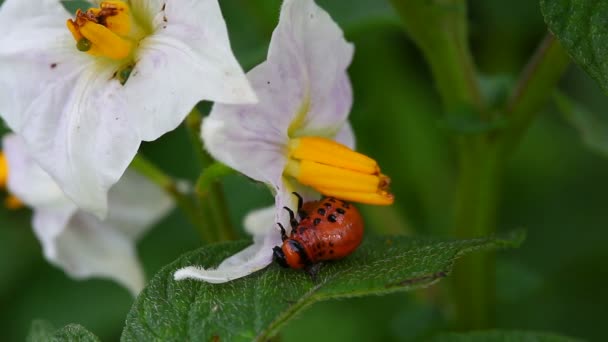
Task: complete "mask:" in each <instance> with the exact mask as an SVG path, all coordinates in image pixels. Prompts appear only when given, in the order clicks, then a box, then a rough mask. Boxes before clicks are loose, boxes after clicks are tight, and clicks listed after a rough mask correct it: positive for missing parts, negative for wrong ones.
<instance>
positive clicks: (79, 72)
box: [0, 0, 256, 218]
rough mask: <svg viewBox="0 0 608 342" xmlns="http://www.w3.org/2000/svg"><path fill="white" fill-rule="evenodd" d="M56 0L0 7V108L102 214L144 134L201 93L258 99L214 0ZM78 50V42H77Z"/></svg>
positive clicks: (68, 185)
mask: <svg viewBox="0 0 608 342" xmlns="http://www.w3.org/2000/svg"><path fill="white" fill-rule="evenodd" d="M99 6H100V7H99V8H97V9H91V10H89V11H87V12H77V14H76V17H75V19H73V20H72V19H70V20H68V21H67V27H66V20H67V19H69V18H71V17H72V16H71V15H70V13H68V12H67V11H66V10H65V9H64V8H63V6H62V4H61V2H60V1H59V0H7V1H5V2H4V4H3V5H2V7H0V115H2V117H3V118H4V120H5V121H6V123H7V124H8V126H9V127H10V128H11V129H12V130H13V131H15V132H16V133H18V134H19V135H21V136H22V137H23V138H24V140H25V142H26V144H27V149H28V150H29V151H30V153H31V155H32V157H33V158H34V159H35V160H36V161H37V162H38V163H39V164H40V166H41V167H42V168H43V169H44V170H45V171H47V172H48V173H49V174H50V175H51V176H52V177H53V178H54V179H55V180H56V181H57V183H58V184H59V185H60V187H61V188H62V189H63V190H64V192H65V193H66V195H67V196H68V197H70V198H71V199H72V200H74V202H76V203H77V204H78V206H79V207H81V208H83V209H86V210H88V211H90V212H92V213H94V214H96V215H97V216H98V217H100V218H103V217H104V216H105V214H106V209H107V198H106V197H107V196H106V195H107V191H108V189H109V188H110V187H111V186H112V185H113V184H114V183H116V181H117V180H118V179H119V178H120V177H121V175H122V174H123V172H124V171H125V169H126V168H127V166H128V165H129V163H130V162H131V160H132V159H133V157H134V155H135V154H136V152H137V150H138V147H139V145H140V143H141V141H142V140H144V141H151V140H155V139H157V138H158V137H159V136H161V135H163V134H164V133H166V132H168V131H171V130H173V129H174V128H176V127H177V126H178V125H179V124H180V122H182V120H183V119H184V117H185V116H186V115H187V114H188V112H189V111H190V110H191V109H192V108H193V107H194V105H195V104H196V103H197V102H199V101H200V100H203V99H206V100H212V101H218V102H225V103H251V102H254V101H255V100H256V98H255V95H254V93H253V92H252V90H251V88H250V86H249V83H248V81H247V79H246V77H245V75H244V73H243V71H242V69H241V68H240V66H239V64H238V63H237V61H236V59H235V57H234V56H233V54H232V51H231V48H230V44H229V39H228V34H227V31H226V26H225V22H224V19H223V17H222V14H221V12H220V8H219V5H218V3H217V0H198V1H186V0H146V1H143V0H131V1H102V2H100V5H99ZM79 49H80V50H83V51H80V50H79Z"/></svg>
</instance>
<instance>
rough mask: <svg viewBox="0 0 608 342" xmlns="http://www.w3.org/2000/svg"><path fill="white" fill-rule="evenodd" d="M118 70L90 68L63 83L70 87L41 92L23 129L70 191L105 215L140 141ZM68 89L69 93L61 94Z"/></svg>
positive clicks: (37, 155)
mask: <svg viewBox="0 0 608 342" xmlns="http://www.w3.org/2000/svg"><path fill="white" fill-rule="evenodd" d="M113 73H114V68H113V66H112V65H108V66H106V67H105V68H101V67H99V68H95V69H87V70H84V71H82V72H81V73H80V75H79V77H78V78H77V79H75V80H74V83H73V84H63V85H61V87H63V88H69V89H66V91H58V92H57V93H55V92H45V93H43V94H41V96H40V97H39V98H38V99H37V100H36V101H35V102H34V103H33V105H32V106H31V108H30V112H31V113H29V114H28V121H27V122H26V124H25V125H24V127H23V129H22V131H21V132H20V133H21V135H22V136H23V137H24V138H25V141H26V143H27V145H28V149H29V151H30V152H31V154H32V156H33V157H34V159H36V161H37V162H38V163H39V164H40V166H41V167H42V168H43V169H44V170H45V171H47V172H48V173H49V174H50V175H51V176H52V177H53V178H54V179H55V180H56V181H57V183H58V184H59V186H60V187H61V188H62V189H63V191H64V192H65V193H66V195H67V196H68V197H69V198H70V199H72V200H73V201H74V202H75V203H76V204H77V205H78V206H79V207H80V208H82V209H84V210H87V211H89V212H91V213H94V214H95V215H97V216H98V217H100V218H103V217H105V215H106V212H107V191H108V189H109V188H110V187H111V186H112V185H113V184H115V183H116V181H117V180H118V179H119V178H120V177H121V176H122V174H123V172H124V170H125V169H126V168H127V166H128V165H129V164H130V162H131V160H132V159H133V157H134V156H135V154H136V153H137V149H138V148H139V144H140V139H139V137H138V136H137V134H136V132H134V131H133V129H132V126H131V123H130V118H129V115H130V113H129V112H127V111H126V106H125V105H124V99H123V98H122V97H121V96H120V95H121V94H120V91H119V90H120V87H121V85H120V83H118V82H117V81H109V80H110V79H111V78H112V75H113ZM66 93H67V94H69V96H68V97H67V98H60V97H58V95H59V94H66ZM58 108H62V109H63V110H57V109H58Z"/></svg>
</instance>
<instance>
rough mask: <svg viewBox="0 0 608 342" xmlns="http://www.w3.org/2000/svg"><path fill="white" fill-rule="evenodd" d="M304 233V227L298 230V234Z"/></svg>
mask: <svg viewBox="0 0 608 342" xmlns="http://www.w3.org/2000/svg"><path fill="white" fill-rule="evenodd" d="M305 231H306V227H300V229H298V234H304V232H305Z"/></svg>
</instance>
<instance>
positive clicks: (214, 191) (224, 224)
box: [186, 108, 238, 241]
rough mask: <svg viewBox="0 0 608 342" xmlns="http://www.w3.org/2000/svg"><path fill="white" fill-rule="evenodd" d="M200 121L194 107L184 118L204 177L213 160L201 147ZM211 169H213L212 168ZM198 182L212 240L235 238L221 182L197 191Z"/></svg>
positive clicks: (199, 199) (200, 201)
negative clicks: (209, 220) (209, 217)
mask: <svg viewBox="0 0 608 342" xmlns="http://www.w3.org/2000/svg"><path fill="white" fill-rule="evenodd" d="M201 122H202V116H201V113H200V112H199V111H198V110H197V109H196V108H194V109H193V110H192V112H191V113H190V115H188V117H187V119H186V127H187V129H188V132H189V134H190V138H191V139H190V140H191V142H192V145H193V147H194V150H195V152H196V154H197V157H198V161H199V163H200V165H201V168H202V170H203V171H202V172H201V177H205V175H206V174H208V172H207V171H208V169H209V168H213V167H214V166H213V165H214V160H213V158H212V157H211V156H210V155H209V154H208V153H207V151H205V149H204V147H203V144H202V140H201V136H200V127H201ZM211 171H213V169H212V170H211ZM200 183H201V180H200V179H199V181H198V182H197V195H198V201H199V205H200V206H201V207H202V209H203V211H204V212H206V213H208V214H209V215H210V216H211V224H210V225H209V226H208V227H207V229H209V230H211V231H212V232H213V233H212V234H213V237H214V241H223V240H233V239H236V238H237V237H238V235H237V233H236V231H235V230H234V227H233V226H232V224H231V222H230V215H229V212H228V207H227V205H226V199H225V197H224V189H223V187H222V184H220V183H218V182H211V184H208V185H207V188H206V191H199V189H198V187H199V184H200Z"/></svg>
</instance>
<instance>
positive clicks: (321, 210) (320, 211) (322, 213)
mask: <svg viewBox="0 0 608 342" xmlns="http://www.w3.org/2000/svg"><path fill="white" fill-rule="evenodd" d="M317 212H318V213H319V215H321V216H325V209H323V208H319V209H317Z"/></svg>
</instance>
